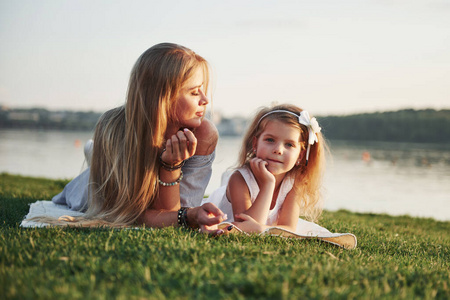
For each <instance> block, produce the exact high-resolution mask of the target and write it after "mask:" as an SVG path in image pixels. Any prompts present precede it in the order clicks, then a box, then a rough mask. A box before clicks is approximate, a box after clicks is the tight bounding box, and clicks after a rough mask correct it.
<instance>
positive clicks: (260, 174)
mask: <svg viewBox="0 0 450 300" xmlns="http://www.w3.org/2000/svg"><path fill="white" fill-rule="evenodd" d="M268 164H269V163H268V162H266V161H265V160H262V159H261V158H258V157H255V158H252V159H251V160H250V168H251V169H252V172H253V175H254V176H255V178H256V181H258V182H259V183H260V184H267V183H275V176H273V174H272V173H270V172H269V170H267V165H268Z"/></svg>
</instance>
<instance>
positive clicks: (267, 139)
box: [266, 138, 275, 143]
mask: <svg viewBox="0 0 450 300" xmlns="http://www.w3.org/2000/svg"><path fill="white" fill-rule="evenodd" d="M266 141H267V142H269V143H273V142H274V141H275V140H274V139H273V138H266Z"/></svg>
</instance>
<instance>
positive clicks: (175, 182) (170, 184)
mask: <svg viewBox="0 0 450 300" xmlns="http://www.w3.org/2000/svg"><path fill="white" fill-rule="evenodd" d="M181 179H183V171H181V170H180V177H178V179H177V180H175V181H174V182H164V181H161V179H159V177H158V183H159V184H160V185H162V186H174V185H177V184H179V183H180V181H181Z"/></svg>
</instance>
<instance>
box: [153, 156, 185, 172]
mask: <svg viewBox="0 0 450 300" xmlns="http://www.w3.org/2000/svg"><path fill="white" fill-rule="evenodd" d="M163 153H164V151H163ZM184 162H185V161H184V160H183V161H182V162H180V163H179V164H178V165H169V164H168V163H166V162H165V161H163V160H162V153H161V155H160V156H159V163H160V164H161V167H163V168H164V170H167V171H170V172H172V171H175V170H178V169H180V168H182V167H183V166H184Z"/></svg>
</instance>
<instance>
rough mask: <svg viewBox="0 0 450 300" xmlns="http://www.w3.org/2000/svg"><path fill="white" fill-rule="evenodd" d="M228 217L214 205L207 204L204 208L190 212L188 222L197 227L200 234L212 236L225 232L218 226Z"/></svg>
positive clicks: (197, 208) (196, 208)
mask: <svg viewBox="0 0 450 300" xmlns="http://www.w3.org/2000/svg"><path fill="white" fill-rule="evenodd" d="M226 219H227V215H226V214H224V213H223V212H222V211H221V210H220V209H219V208H218V207H217V206H215V205H214V204H212V203H205V204H203V205H202V206H199V207H194V208H192V209H189V210H188V222H189V223H190V224H192V225H194V226H195V225H197V226H198V228H199V229H200V232H203V233H208V234H212V235H220V234H222V233H223V230H221V229H218V228H217V224H219V223H221V222H223V221H225V220H226Z"/></svg>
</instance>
